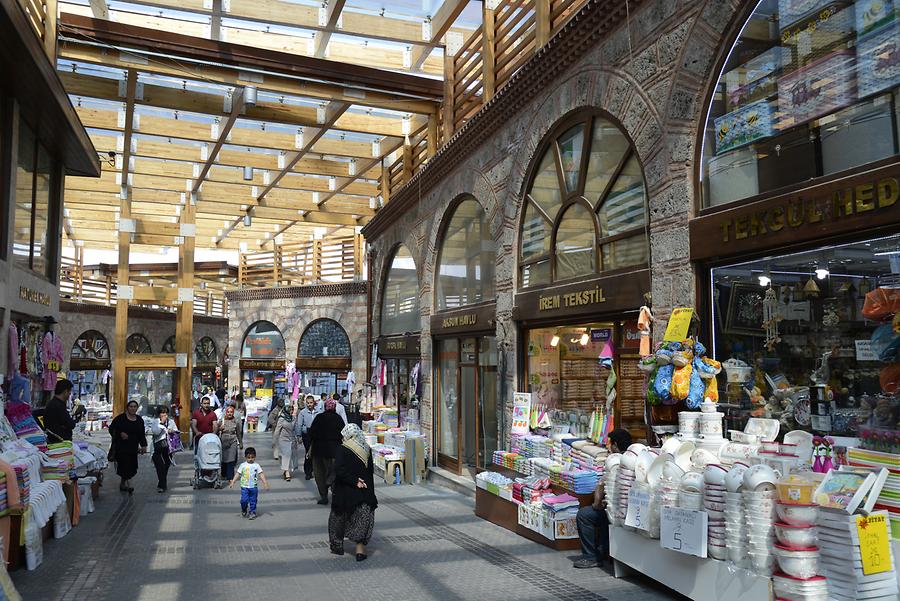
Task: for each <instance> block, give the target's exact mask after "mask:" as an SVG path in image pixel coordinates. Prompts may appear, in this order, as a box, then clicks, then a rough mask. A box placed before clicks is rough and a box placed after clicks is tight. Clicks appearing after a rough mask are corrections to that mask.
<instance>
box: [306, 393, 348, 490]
mask: <svg viewBox="0 0 900 601" xmlns="http://www.w3.org/2000/svg"><path fill="white" fill-rule="evenodd" d="M336 407H337V403H335V402H334V401H331V400H329V401H326V402H325V411H324V412H322V413H320V414H319V415H317V416H316V417H315V419H313V422H312V425H311V426H310V427H309V438H310V443H311V449H310V450H309V451H308V454H310V455H311V457H312V460H313V475H315V477H316V487H317V488H318V489H319V501H318V503H319V505H328V489H329V488H330V487H331V486H332V484H334V457H335V455H336V453H337V450H338V448H340V446H341V441H342V440H343V436H342V434H341V430H342V429H343V428H344V420H343V419H342V418H341V416H340V415H338V414H337V413H336Z"/></svg>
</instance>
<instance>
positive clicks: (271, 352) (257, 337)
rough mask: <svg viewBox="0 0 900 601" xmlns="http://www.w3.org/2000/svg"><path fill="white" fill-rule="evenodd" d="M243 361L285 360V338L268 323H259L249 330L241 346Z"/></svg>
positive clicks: (273, 325)
mask: <svg viewBox="0 0 900 601" xmlns="http://www.w3.org/2000/svg"><path fill="white" fill-rule="evenodd" d="M241 358H242V359H284V336H282V335H281V331H280V330H279V329H278V328H276V327H275V324H273V323H271V322H268V321H257V322H256V323H255V324H253V325H252V326H250V328H248V329H247V333H246V334H245V335H244V343H243V344H242V345H241Z"/></svg>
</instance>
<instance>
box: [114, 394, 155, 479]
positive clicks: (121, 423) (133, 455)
mask: <svg viewBox="0 0 900 601" xmlns="http://www.w3.org/2000/svg"><path fill="white" fill-rule="evenodd" d="M137 411H138V403H137V401H128V404H127V405H125V413H122V414H120V415H118V416H116V418H115V419H114V420H112V423H111V424H109V435H110V436H111V437H112V444H113V446H114V450H115V453H114V455H115V462H116V473H117V474H118V475H119V477H120V478H122V483H121V484H119V490H121V491H122V492H128V493H133V492H134V487H133V486H131V479H132V478H134V476H135V474H137V470H138V453H141V454H144V453H146V452H147V436H146V434H145V432H144V420H143V418H142V417H141V416H139V415H138V414H137Z"/></svg>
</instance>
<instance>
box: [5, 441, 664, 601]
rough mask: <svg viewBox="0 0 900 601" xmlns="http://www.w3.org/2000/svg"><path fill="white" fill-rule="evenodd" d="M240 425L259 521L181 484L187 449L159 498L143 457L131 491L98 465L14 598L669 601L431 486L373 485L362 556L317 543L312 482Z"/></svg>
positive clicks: (233, 502)
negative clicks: (97, 485)
mask: <svg viewBox="0 0 900 601" xmlns="http://www.w3.org/2000/svg"><path fill="white" fill-rule="evenodd" d="M267 439H268V435H264V434H257V435H252V440H251V441H249V442H250V443H251V444H254V445H255V446H256V448H257V449H258V450H259V451H260V454H261V461H260V463H261V464H262V465H263V467H264V468H265V470H266V473H267V475H269V476H270V478H271V480H270V483H271V484H272V490H271V491H269V492H266V491H261V492H260V501H259V513H260V516H259V519H257V520H256V521H249V520H244V519H242V518H241V516H240V506H239V504H238V500H239V496H240V492H239V491H238V490H237V489H235V490H227V489H226V490H221V491H214V490H202V491H194V490H192V489H191V487H190V484H189V480H190V476H191V469H190V467H189V466H188V465H187V463H188V462H187V460H188V456H184V457H183V458H182V462H183V463H184V464H185V465H184V466H180V467H178V468H175V467H173V469H172V472H170V489H169V493H167V494H158V493H156V490H155V474H154V471H153V467H152V465H151V464H150V461H149V456H148V457H145V458H142V460H141V466H140V471H139V475H138V477H137V479H136V491H135V493H134V495H133V496H128V495H122V494H121V493H119V491H118V478H116V477H115V476H114V474H113V473H112V471H111V470H110V471H109V472H108V473H109V477H108V478H107V482H106V486H105V487H104V488H103V489H102V492H101V496H100V500H99V501H98V502H97V510H96V511H95V512H94V513H93V514H91V515H89V516H87V517H85V518H82V520H83V521H82V522H81V524H80V525H79V526H78V527H77V528H75V529H74V530H73V531H72V532H71V533H70V534H69V535H68V536H66V537H65V538H63V539H61V540H51V541H48V542H47V543H45V545H44V563H43V564H42V565H41V566H40V567H39V568H38V569H37V570H35V571H33V572H26V571H24V570H21V571H18V572H14V573H13V575H12V578H13V581H14V582H15V583H16V586H17V587H18V589H19V591H20V593H21V594H22V597H23V599H25V601H52V600H64V601H68V600H72V601H75V600H79V601H80V600H84V599H90V600H91V601H121V600H124V599H128V600H134V601H164V600H165V601H169V600H176V599H185V600H192V601H193V600H199V599H215V600H216V601H229V600H235V601H245V600H248V599H249V600H268V599H278V600H288V599H298V598H312V599H316V601H331V600H341V601H344V600H347V599H354V600H355V599H359V600H368V601H381V600H392V601H406V600H409V601H413V600H415V601H421V600H424V599H440V600H442V601H454V600H465V599H478V600H479V601H488V600H493V599H497V600H501V599H502V600H509V599H517V600H523V601H524V600H535V601H538V600H541V601H543V600H550V599H561V600H565V601H603V600H604V599H609V600H619V599H622V600H625V599H627V600H628V601H645V600H647V601H649V600H656V599H672V598H673V597H675V595H673V594H672V593H671V592H668V591H665V590H660V589H659V588H656V587H654V586H653V585H652V584H651V583H649V582H647V581H640V582H629V581H627V580H616V579H614V578H613V577H612V576H610V575H609V573H607V572H606V571H604V570H601V569H593V570H575V569H573V568H572V567H571V560H570V558H569V557H570V556H571V554H566V553H558V552H555V551H552V550H550V549H547V548H545V547H543V546H542V545H539V544H536V543H533V542H531V541H528V540H526V539H524V538H522V537H519V536H516V535H515V534H513V533H511V532H509V531H507V530H504V529H503V528H500V527H498V526H495V525H493V524H490V523H488V522H486V521H484V520H481V519H479V518H477V517H475V515H474V500H473V499H471V498H469V497H465V496H462V495H459V494H457V493H455V492H451V491H449V490H446V489H444V488H441V487H438V486H434V485H422V486H397V487H391V486H386V485H383V484H382V485H380V486H377V494H378V499H379V504H380V505H379V508H378V510H377V512H376V520H375V536H374V539H373V541H372V544H371V545H370V546H369V548H368V552H369V559H368V560H367V561H365V562H363V563H357V562H356V561H355V558H354V555H353V554H352V552H351V551H352V545H351V544H350V543H347V545H346V548H347V550H348V553H347V554H346V555H344V556H342V557H338V556H334V555H331V554H329V553H328V547H327V544H326V538H327V530H326V523H327V520H328V508H327V507H323V506H320V505H316V503H315V501H316V496H315V487H314V485H313V482H312V481H309V482H307V481H305V480H303V477H302V475H301V477H300V478H299V479H297V478H295V479H294V480H293V481H292V482H284V481H283V480H281V479H280V478H279V475H278V474H279V470H278V467H277V466H276V464H275V461H274V460H273V459H272V454H271V451H270V450H269V449H268V447H267V445H266V444H265V441H266V440H267Z"/></svg>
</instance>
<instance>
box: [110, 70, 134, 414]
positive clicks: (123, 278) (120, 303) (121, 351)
mask: <svg viewBox="0 0 900 601" xmlns="http://www.w3.org/2000/svg"><path fill="white" fill-rule="evenodd" d="M136 89H137V71H134V70H133V69H130V70H129V71H128V73H127V75H126V79H125V135H124V146H123V149H122V172H123V174H124V177H123V178H122V188H123V191H124V192H125V194H122V195H121V196H120V202H119V218H120V219H130V218H131V198H130V196H131V191H130V189H129V188H128V168H129V163H130V161H131V137H132V132H133V129H134V98H135V90H136ZM130 249H131V235H130V234H129V233H128V232H123V231H121V230H120V231H119V266H118V274H117V278H118V279H117V281H118V282H119V284H120V285H121V284H128V283H129V279H128V275H129V255H130ZM128 304H129V303H128V300H127V299H123V298H121V297H119V298H118V299H117V300H116V332H115V357H114V360H113V415H118V414H120V413H122V412H123V411H124V410H125V402H126V399H127V396H128V372H127V369H126V363H125V357H126V355H127V353H126V351H125V341H126V340H127V338H128Z"/></svg>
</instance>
